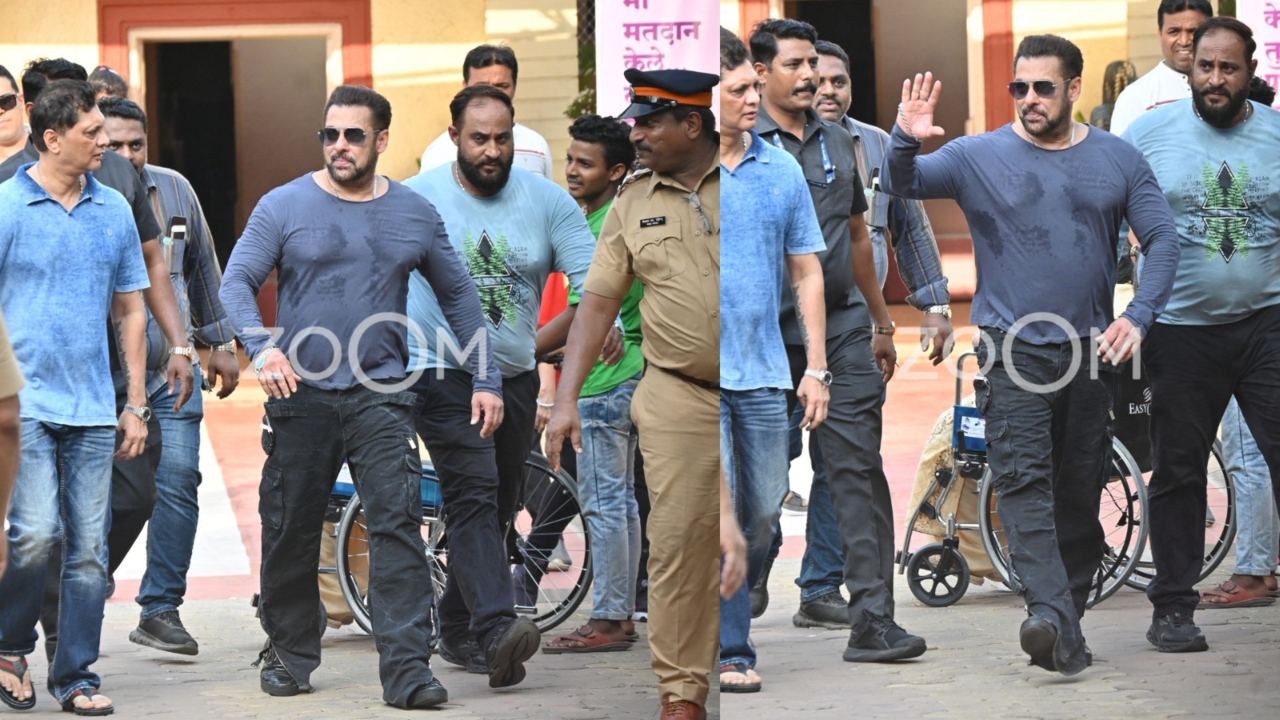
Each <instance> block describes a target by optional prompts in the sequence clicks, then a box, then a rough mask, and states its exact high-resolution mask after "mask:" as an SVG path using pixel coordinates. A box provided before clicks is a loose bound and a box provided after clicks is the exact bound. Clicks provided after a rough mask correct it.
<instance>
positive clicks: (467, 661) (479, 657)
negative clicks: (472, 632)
mask: <svg viewBox="0 0 1280 720" xmlns="http://www.w3.org/2000/svg"><path fill="white" fill-rule="evenodd" d="M436 653H437V654H438V655H439V656H440V658H441V659H443V660H444V661H445V662H448V663H453V664H454V665H457V666H458V667H464V668H466V669H467V672H469V673H475V674H477V675H488V674H489V666H488V665H486V664H485V661H484V653H482V652H480V644H479V643H477V642H476V641H475V640H473V639H472V638H469V637H468V638H464V639H462V640H448V639H446V638H445V637H444V636H443V635H442V636H441V637H440V640H439V642H437V643H436Z"/></svg>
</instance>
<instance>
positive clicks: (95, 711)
mask: <svg viewBox="0 0 1280 720" xmlns="http://www.w3.org/2000/svg"><path fill="white" fill-rule="evenodd" d="M97 694H98V691H97V690H95V689H94V688H84V689H82V690H77V691H75V692H73V693H71V697H69V698H67V700H66V702H64V703H62V712H69V713H75V714H76V715H83V716H87V717H101V716H103V715H110V714H111V713H113V712H115V711H116V706H115V705H108V706H106V707H102V708H100V707H93V706H92V705H90V706H88V707H80V706H79V705H76V697H77V696H79V695H83V696H84V697H85V698H86V699H88V700H90V701H92V700H93V696H94V695H97Z"/></svg>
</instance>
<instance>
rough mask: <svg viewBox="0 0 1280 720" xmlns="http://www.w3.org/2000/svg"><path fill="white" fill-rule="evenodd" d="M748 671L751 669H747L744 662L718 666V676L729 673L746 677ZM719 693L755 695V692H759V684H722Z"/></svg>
mask: <svg viewBox="0 0 1280 720" xmlns="http://www.w3.org/2000/svg"><path fill="white" fill-rule="evenodd" d="M749 670H751V668H749V667H747V664H746V663H744V662H735V663H729V664H727V665H721V666H720V675H721V676H723V675H724V674H725V673H727V672H731V673H738V674H739V675H741V676H743V677H746V676H747V672H748V671H749ZM720 692H722V693H756V692H760V683H758V682H754V683H746V684H743V685H734V684H726V683H723V682H722V683H720Z"/></svg>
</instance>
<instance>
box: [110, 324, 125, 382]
mask: <svg viewBox="0 0 1280 720" xmlns="http://www.w3.org/2000/svg"><path fill="white" fill-rule="evenodd" d="M111 325H112V326H113V327H114V328H115V333H116V352H117V353H118V354H119V355H120V371H121V372H123V373H124V376H125V379H126V380H127V379H128V378H129V360H128V356H127V355H126V354H125V351H124V328H123V327H122V326H121V325H122V324H121V322H120V321H119V320H116V319H114V318H113V319H112V320H111Z"/></svg>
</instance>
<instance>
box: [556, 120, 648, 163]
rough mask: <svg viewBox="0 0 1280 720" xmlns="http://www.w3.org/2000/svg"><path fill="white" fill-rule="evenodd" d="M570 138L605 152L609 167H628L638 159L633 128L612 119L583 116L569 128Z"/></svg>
mask: <svg viewBox="0 0 1280 720" xmlns="http://www.w3.org/2000/svg"><path fill="white" fill-rule="evenodd" d="M569 137H571V138H573V139H574V140H577V141H578V142H584V143H594V144H596V145H599V146H600V149H601V150H602V151H603V152H604V161H605V164H607V165H608V166H609V167H613V166H614V165H626V166H627V167H628V168H629V167H631V163H633V162H635V159H636V146H635V145H632V144H631V126H630V125H627V124H626V123H624V122H622V121H621V120H618V119H617V118H612V117H600V116H599V115H583V116H582V117H580V118H578V119H577V120H574V121H573V124H572V125H570V126H569Z"/></svg>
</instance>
